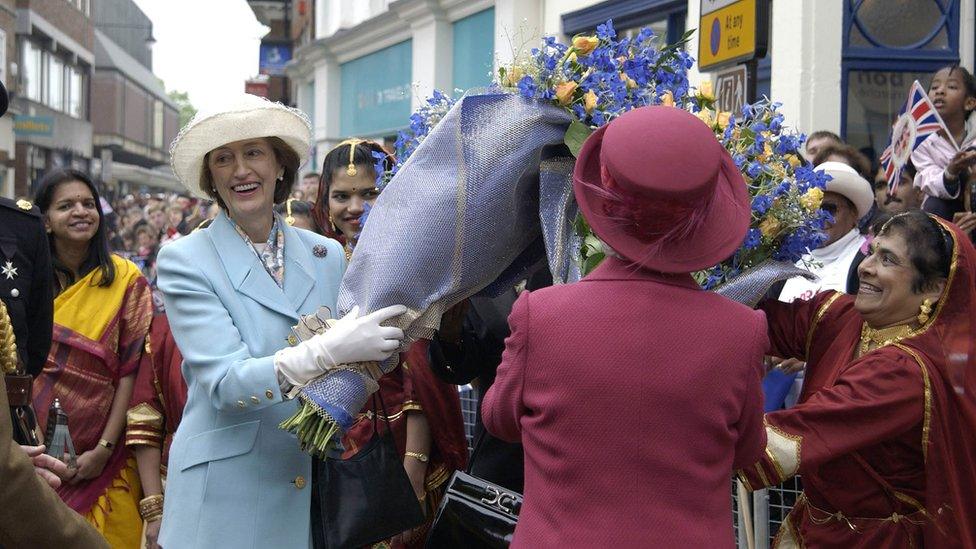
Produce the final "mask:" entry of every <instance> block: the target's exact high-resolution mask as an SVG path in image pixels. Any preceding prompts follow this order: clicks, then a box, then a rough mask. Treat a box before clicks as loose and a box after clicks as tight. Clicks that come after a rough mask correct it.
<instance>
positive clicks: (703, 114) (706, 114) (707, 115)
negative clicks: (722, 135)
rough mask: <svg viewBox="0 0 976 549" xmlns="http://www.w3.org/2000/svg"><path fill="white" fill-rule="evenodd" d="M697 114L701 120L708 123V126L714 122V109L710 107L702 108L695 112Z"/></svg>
mask: <svg viewBox="0 0 976 549" xmlns="http://www.w3.org/2000/svg"><path fill="white" fill-rule="evenodd" d="M695 116H697V117H698V119H699V120H701V121H702V122H704V123H705V124H706V125H708V127H711V126H712V123H713V122H714V121H713V120H712V111H710V110H708V109H702V110H700V111H698V112H697V113H695Z"/></svg>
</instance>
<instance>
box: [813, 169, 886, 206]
mask: <svg viewBox="0 0 976 549" xmlns="http://www.w3.org/2000/svg"><path fill="white" fill-rule="evenodd" d="M813 169H814V170H816V171H818V172H824V173H826V174H827V175H829V176H830V177H831V180H830V181H828V182H827V186H826V188H824V190H825V191H827V192H831V193H837V194H839V195H841V196H843V197H845V198H847V199H848V200H850V201H851V203H852V204H854V208H856V209H857V218H858V219H860V218H862V217H864V216H866V215H868V212H870V211H871V206H873V205H874V189H873V188H872V187H871V184H870V183H868V180H867V179H864V178H863V177H861V175H860V174H858V173H857V170H855V169H854V168H852V167H850V166H848V165H847V164H844V163H843V162H824V163H822V164H819V165H817V166H815V167H814V168H813Z"/></svg>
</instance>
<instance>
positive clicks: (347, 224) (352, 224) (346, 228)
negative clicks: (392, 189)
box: [329, 166, 380, 239]
mask: <svg viewBox="0 0 976 549" xmlns="http://www.w3.org/2000/svg"><path fill="white" fill-rule="evenodd" d="M379 195H380V191H379V189H377V188H376V171H375V170H374V169H373V167H372V166H357V173H356V175H354V176H350V175H348V174H347V173H346V168H345V167H343V168H339V169H337V170H336V171H335V172H334V173H333V175H332V183H331V184H330V185H329V215H330V216H331V218H332V223H334V224H335V227H336V229H338V230H339V231H341V232H342V234H344V235H346V238H351V239H355V238H358V235H359V231H360V230H361V229H362V227H361V225H360V222H359V218H360V216H362V215H363V211H364V204H369V205H370V206H372V205H373V203H375V202H376V197H378V196H379Z"/></svg>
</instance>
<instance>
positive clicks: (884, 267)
mask: <svg viewBox="0 0 976 549" xmlns="http://www.w3.org/2000/svg"><path fill="white" fill-rule="evenodd" d="M857 274H858V276H859V277H860V286H858V291H857V297H856V298H855V300H854V308H855V309H857V311H858V312H859V313H861V316H862V317H864V320H865V321H866V322H867V323H868V324H869V325H870V326H872V327H874V328H884V327H887V326H893V325H896V324H906V323H909V322H912V321H913V319H914V318H915V316H916V315H918V312H919V307H920V306H921V304H922V301H923V300H925V299H926V298H928V299H930V300H931V301H932V302H933V303H934V302H935V301H937V300H938V299H939V295H940V293H941V291H942V287H943V285H944V279H943V284H938V285H934V286H933V287H931V288H925V289H923V291H921V292H919V293H915V292H914V291H913V290H912V283H913V281H914V280H915V278H916V276H917V274H918V272H917V270H916V268H915V266H914V265H913V264H912V260H911V256H910V254H909V248H908V242H907V241H906V240H905V238H904V237H902V235H901V234H900V232H899V231H886V232H884V233H882V234H881V236H878V237H877V238H875V239H874V242H872V244H871V255H869V256H868V257H866V258H865V259H864V261H863V262H861V265H860V266H859V267H858V269H857Z"/></svg>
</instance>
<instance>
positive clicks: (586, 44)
mask: <svg viewBox="0 0 976 549" xmlns="http://www.w3.org/2000/svg"><path fill="white" fill-rule="evenodd" d="M599 44H600V40H599V39H598V38H597V37H596V36H577V37H575V38H573V47H574V48H576V51H577V52H579V54H580V55H586V54H588V53H590V52H591V51H593V50H595V49H596V47H597V46H598V45H599Z"/></svg>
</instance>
